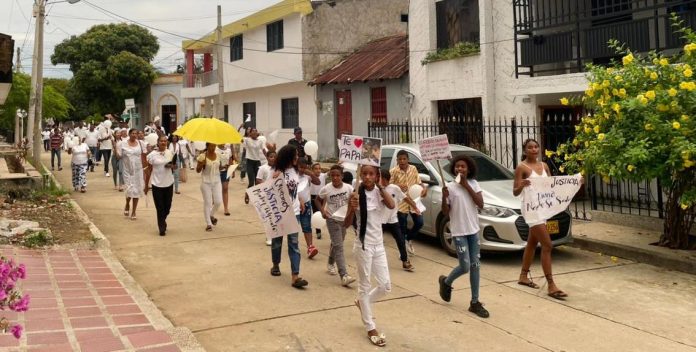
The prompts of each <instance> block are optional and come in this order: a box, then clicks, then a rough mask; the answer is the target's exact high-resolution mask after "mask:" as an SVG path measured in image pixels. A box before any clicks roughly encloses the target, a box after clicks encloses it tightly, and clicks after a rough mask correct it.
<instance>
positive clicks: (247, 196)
mask: <svg viewBox="0 0 696 352" xmlns="http://www.w3.org/2000/svg"><path fill="white" fill-rule="evenodd" d="M244 204H249V195H248V194H245V195H244Z"/></svg>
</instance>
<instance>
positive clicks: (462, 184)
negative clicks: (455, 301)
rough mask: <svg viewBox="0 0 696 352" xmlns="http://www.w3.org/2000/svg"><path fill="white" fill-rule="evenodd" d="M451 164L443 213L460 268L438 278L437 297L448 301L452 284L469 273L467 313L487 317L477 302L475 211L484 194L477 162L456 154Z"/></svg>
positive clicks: (477, 261) (478, 263)
mask: <svg viewBox="0 0 696 352" xmlns="http://www.w3.org/2000/svg"><path fill="white" fill-rule="evenodd" d="M450 165H451V166H450V167H451V173H452V175H456V179H455V181H453V182H448V183H447V185H446V186H445V187H444V188H443V189H442V213H443V214H444V215H446V216H449V218H450V230H451V231H452V241H454V244H455V246H456V248H457V258H458V259H459V265H458V266H457V267H455V268H454V269H452V272H450V274H449V275H448V276H444V275H440V278H439V279H438V282H439V284H440V298H442V300H443V301H445V302H449V301H450V299H451V297H452V283H453V282H454V280H456V279H457V278H458V277H460V276H462V275H464V274H466V273H467V272H468V273H469V281H470V283H471V304H470V305H469V311H470V312H472V313H474V314H476V315H478V316H479V317H481V318H488V317H489V316H490V314H489V313H488V311H487V310H486V308H483V304H482V303H481V302H479V300H478V298H479V297H478V296H479V281H480V270H481V263H480V261H479V256H480V248H479V243H478V242H479V239H478V233H479V230H480V226H479V222H478V209H480V208H483V192H482V191H481V187H480V186H479V184H478V182H476V179H475V177H476V163H475V162H474V160H473V159H472V158H471V157H469V156H467V155H459V156H457V157H455V158H454V159H453V160H452V162H451V164H450Z"/></svg>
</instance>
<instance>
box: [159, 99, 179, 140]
mask: <svg viewBox="0 0 696 352" xmlns="http://www.w3.org/2000/svg"><path fill="white" fill-rule="evenodd" d="M176 110H177V109H176V105H162V114H160V116H161V117H160V118H161V119H162V121H160V124H161V126H162V127H164V128H165V129H167V133H171V132H172V131H176V128H177V118H176V117H177V116H176V113H177V111H176Z"/></svg>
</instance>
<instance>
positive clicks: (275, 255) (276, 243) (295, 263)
mask: <svg viewBox="0 0 696 352" xmlns="http://www.w3.org/2000/svg"><path fill="white" fill-rule="evenodd" d="M287 237H288V257H290V270H292V274H293V275H297V274H299V273H300V246H299V243H300V242H299V240H298V238H297V234H296V233H293V234H290V235H288V236H287ZM282 248H283V237H276V238H274V239H273V240H271V259H272V260H273V264H280V253H281V249H282Z"/></svg>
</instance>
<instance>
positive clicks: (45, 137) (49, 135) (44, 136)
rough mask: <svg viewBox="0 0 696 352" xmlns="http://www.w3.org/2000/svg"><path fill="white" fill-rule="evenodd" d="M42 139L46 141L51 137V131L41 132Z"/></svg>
mask: <svg viewBox="0 0 696 352" xmlns="http://www.w3.org/2000/svg"><path fill="white" fill-rule="evenodd" d="M41 139H43V140H44V141H47V140H49V139H51V132H49V131H43V132H41Z"/></svg>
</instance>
